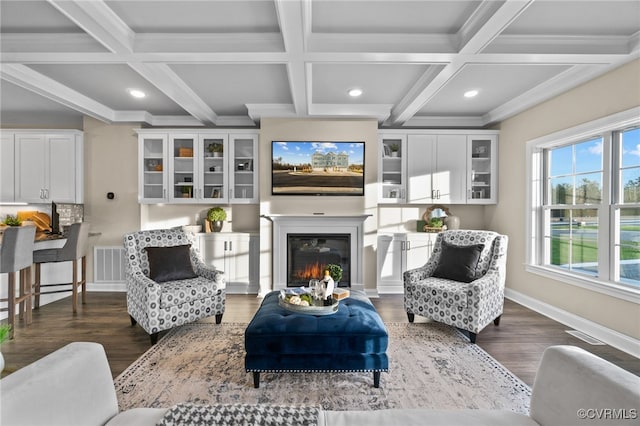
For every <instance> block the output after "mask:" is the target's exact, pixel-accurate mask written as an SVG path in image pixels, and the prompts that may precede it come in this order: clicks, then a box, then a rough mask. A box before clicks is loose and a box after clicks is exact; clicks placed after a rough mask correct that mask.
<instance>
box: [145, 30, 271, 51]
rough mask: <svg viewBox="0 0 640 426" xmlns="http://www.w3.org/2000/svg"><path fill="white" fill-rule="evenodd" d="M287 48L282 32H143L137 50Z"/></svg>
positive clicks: (265, 49)
mask: <svg viewBox="0 0 640 426" xmlns="http://www.w3.org/2000/svg"><path fill="white" fill-rule="evenodd" d="M283 50H284V45H283V41H282V36H281V35H280V33H225V34H217V33H213V34H212V33H204V34H201V33H189V34H174V33H141V34H137V35H136V39H135V51H136V52H137V53H147V52H158V53H163V52H193V53H198V52H202V53H208V52H238V53H240V54H243V53H246V52H277V53H281V52H282V51H283Z"/></svg>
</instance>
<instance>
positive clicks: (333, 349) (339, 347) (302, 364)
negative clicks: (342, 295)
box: [244, 290, 389, 388]
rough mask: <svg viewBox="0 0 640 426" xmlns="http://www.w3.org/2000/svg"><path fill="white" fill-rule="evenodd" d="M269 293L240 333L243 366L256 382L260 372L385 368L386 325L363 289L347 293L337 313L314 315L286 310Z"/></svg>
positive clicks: (375, 372) (377, 376)
mask: <svg viewBox="0 0 640 426" xmlns="http://www.w3.org/2000/svg"><path fill="white" fill-rule="evenodd" d="M278 294H279V292H277V291H272V292H270V293H268V294H267V295H266V296H265V298H264V300H263V301H262V305H260V308H259V309H258V311H257V312H256V314H255V316H254V317H253V319H252V320H251V322H250V323H249V325H248V326H247V329H246V330H245V333H244V346H245V350H246V352H247V354H246V356H245V361H244V364H245V369H246V371H247V372H252V373H253V385H254V387H256V388H258V387H259V386H260V373H261V372H285V371H291V372H323V371H334V372H335V371H367V372H373V385H374V386H375V387H376V388H377V387H380V372H381V371H388V370H389V359H388V358H387V353H386V350H387V345H388V344H389V336H388V334H387V329H386V328H385V326H384V323H383V322H382V319H381V318H380V315H378V312H377V311H376V309H375V307H374V306H373V304H371V302H370V301H369V299H368V298H367V296H366V295H365V294H364V293H363V292H359V291H353V290H352V291H351V296H350V297H348V298H346V299H343V300H341V301H340V306H339V308H338V311H337V312H336V313H334V314H331V315H325V316H316V315H307V314H299V313H295V312H290V311H288V310H286V309H284V308H282V307H280V306H279V305H278Z"/></svg>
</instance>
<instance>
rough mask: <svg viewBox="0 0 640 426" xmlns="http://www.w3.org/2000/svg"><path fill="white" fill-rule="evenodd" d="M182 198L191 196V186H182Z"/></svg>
mask: <svg viewBox="0 0 640 426" xmlns="http://www.w3.org/2000/svg"><path fill="white" fill-rule="evenodd" d="M182 198H191V187H190V186H183V187H182Z"/></svg>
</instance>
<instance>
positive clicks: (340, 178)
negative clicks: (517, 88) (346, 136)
mask: <svg viewBox="0 0 640 426" xmlns="http://www.w3.org/2000/svg"><path fill="white" fill-rule="evenodd" d="M271 154H272V155H271V194H273V195H364V142H314V141H272V142H271Z"/></svg>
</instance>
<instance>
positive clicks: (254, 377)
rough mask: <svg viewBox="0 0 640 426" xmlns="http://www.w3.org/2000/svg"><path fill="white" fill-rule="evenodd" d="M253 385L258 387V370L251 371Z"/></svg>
mask: <svg viewBox="0 0 640 426" xmlns="http://www.w3.org/2000/svg"><path fill="white" fill-rule="evenodd" d="M253 387H254V388H256V389H258V388H259V387H260V372H259V371H254V372H253Z"/></svg>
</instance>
